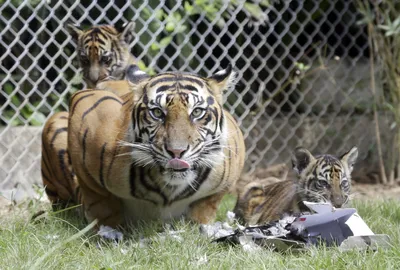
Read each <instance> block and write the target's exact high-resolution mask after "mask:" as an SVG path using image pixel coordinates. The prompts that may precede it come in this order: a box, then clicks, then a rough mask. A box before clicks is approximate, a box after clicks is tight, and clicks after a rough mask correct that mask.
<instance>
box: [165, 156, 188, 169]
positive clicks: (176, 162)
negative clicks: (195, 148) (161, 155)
mask: <svg viewBox="0 0 400 270" xmlns="http://www.w3.org/2000/svg"><path fill="white" fill-rule="evenodd" d="M167 168H169V169H174V170H183V169H189V168H190V165H189V163H187V162H186V161H184V160H182V159H179V158H174V159H171V160H170V161H168V163H167Z"/></svg>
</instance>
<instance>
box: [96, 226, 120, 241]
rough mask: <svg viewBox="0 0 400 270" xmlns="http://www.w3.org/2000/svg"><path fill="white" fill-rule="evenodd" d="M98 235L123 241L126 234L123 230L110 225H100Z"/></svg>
mask: <svg viewBox="0 0 400 270" xmlns="http://www.w3.org/2000/svg"><path fill="white" fill-rule="evenodd" d="M97 234H98V235H100V236H101V237H103V238H105V239H110V240H115V241H122V238H123V237H124V235H123V234H122V232H119V231H117V230H116V229H113V228H111V227H109V226H104V225H100V229H99V231H98V232H97Z"/></svg>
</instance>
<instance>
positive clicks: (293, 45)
mask: <svg viewBox="0 0 400 270" xmlns="http://www.w3.org/2000/svg"><path fill="white" fill-rule="evenodd" d="M0 5H1V6H0V36H1V39H0V61H1V66H0V77H1V94H0V112H1V114H0V190H1V191H2V194H3V195H4V196H7V197H12V196H14V197H21V196H25V195H26V194H28V195H31V194H33V191H32V184H39V185H40V183H41V176H40V150H41V148H40V143H41V142H40V134H41V128H42V126H43V123H44V122H45V121H46V119H47V118H48V117H49V116H50V115H52V114H53V113H55V112H57V111H63V110H67V105H68V98H69V97H70V95H71V94H72V93H73V92H75V91H77V90H79V89H82V88H84V85H83V83H82V80H81V77H80V76H79V75H80V70H79V68H78V62H77V59H76V52H75V50H74V48H75V44H74V43H73V41H72V40H71V37H70V36H69V35H68V33H67V31H66V29H65V23H67V22H73V23H76V24H79V25H81V26H82V27H83V28H85V27H89V26H90V25H96V24H117V23H124V22H127V21H130V20H133V21H135V22H136V34H135V39H134V40H133V42H132V44H131V47H132V53H133V54H134V55H135V56H136V57H137V58H138V59H139V60H140V65H141V68H144V69H146V70H147V71H148V72H149V73H158V72H162V71H171V70H180V71H186V72H194V73H199V74H201V75H204V76H209V75H211V74H213V73H215V72H216V71H217V70H219V69H220V68H224V67H226V66H227V64H228V63H232V64H233V65H234V66H235V68H236V70H237V71H238V74H239V78H240V81H239V83H238V85H237V87H236V89H235V90H234V91H232V92H230V93H227V94H226V96H225V104H224V105H225V107H226V109H227V110H229V111H230V112H231V113H232V114H233V115H234V116H235V118H236V119H237V120H238V122H239V123H240V126H241V128H242V130H243V133H244V135H245V138H246V145H247V155H248V158H247V163H246V170H247V171H248V172H250V173H252V172H254V171H255V170H256V169H257V168H260V167H265V166H267V165H270V164H274V163H278V162H287V161H288V160H289V158H290V153H291V151H292V150H293V148H295V147H296V146H298V145H303V146H305V147H308V148H309V149H310V150H311V151H312V152H314V153H328V152H329V153H333V154H340V153H342V152H344V151H346V150H348V149H350V147H351V146H353V145H357V146H359V148H360V150H361V159H365V158H366V157H367V155H368V154H370V153H373V152H374V150H373V149H374V143H375V140H374V132H373V128H372V124H371V123H372V116H371V111H372V105H373V104H372V100H373V96H372V94H371V90H370V82H369V81H370V68H369V61H368V57H369V51H368V41H367V32H366V29H365V27H364V26H363V25H359V24H358V23H357V22H358V21H359V20H360V18H361V16H360V14H359V13H358V11H357V8H356V6H355V4H354V3H353V1H348V0H338V1H322V0H305V1H300V0H298V1H272V0H270V1H268V0H260V1H257V0H253V1H243V0H235V1H226V0H216V1H209V0H196V1H155V0H147V1H131V2H130V1H118V0H116V1H110V2H108V3H107V1H99V2H96V1H73V0H65V1H51V0H48V1H40V0H6V1H4V0H3V1H0ZM378 91H379V89H378ZM371 149H372V150H371ZM371 151H372V152H371Z"/></svg>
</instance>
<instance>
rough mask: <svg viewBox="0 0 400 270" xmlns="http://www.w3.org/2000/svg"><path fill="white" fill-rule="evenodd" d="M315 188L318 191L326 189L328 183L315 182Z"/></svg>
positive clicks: (323, 181)
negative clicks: (318, 189)
mask: <svg viewBox="0 0 400 270" xmlns="http://www.w3.org/2000/svg"><path fill="white" fill-rule="evenodd" d="M315 186H316V187H317V188H320V189H322V188H327V187H328V182H327V181H325V180H317V181H316V183H315Z"/></svg>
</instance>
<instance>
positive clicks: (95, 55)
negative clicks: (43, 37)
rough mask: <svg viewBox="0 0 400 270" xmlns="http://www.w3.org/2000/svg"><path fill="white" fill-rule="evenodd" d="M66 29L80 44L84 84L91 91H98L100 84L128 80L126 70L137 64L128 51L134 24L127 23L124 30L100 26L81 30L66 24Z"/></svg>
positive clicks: (79, 51) (79, 55) (80, 61)
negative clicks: (91, 89)
mask: <svg viewBox="0 0 400 270" xmlns="http://www.w3.org/2000/svg"><path fill="white" fill-rule="evenodd" d="M66 28H67V30H68V32H69V33H70V35H71V36H72V39H73V40H74V41H75V42H76V44H77V48H76V50H77V53H78V58H79V63H80V66H81V68H82V73H83V80H84V81H85V83H86V85H87V87H88V88H95V87H96V85H97V83H98V82H100V81H109V80H123V79H125V71H126V69H127V67H128V66H129V65H131V64H135V63H136V60H135V57H134V56H133V55H132V54H131V53H130V49H129V44H130V43H131V41H132V40H133V31H134V29H135V23H134V22H128V23H126V24H125V25H123V26H122V28H121V29H117V28H116V27H114V26H112V25H98V26H92V27H91V28H89V29H87V30H82V29H80V28H79V27H78V26H75V25H73V24H67V25H66Z"/></svg>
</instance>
